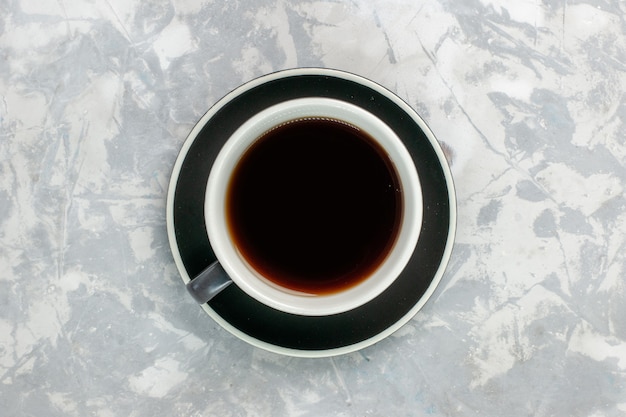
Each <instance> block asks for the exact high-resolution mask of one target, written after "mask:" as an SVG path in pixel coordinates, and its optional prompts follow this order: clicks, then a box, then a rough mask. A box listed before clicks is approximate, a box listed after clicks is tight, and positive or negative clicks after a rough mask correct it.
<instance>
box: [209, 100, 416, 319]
mask: <svg viewBox="0 0 626 417" xmlns="http://www.w3.org/2000/svg"><path fill="white" fill-rule="evenodd" d="M303 117H332V118H335V119H340V120H344V121H346V122H348V123H350V124H353V125H355V126H357V127H359V128H362V129H364V130H365V131H366V132H368V134H369V135H370V136H371V137H372V138H373V139H374V140H375V141H376V142H377V143H378V144H379V145H380V146H381V147H382V148H383V149H384V150H385V151H386V152H387V153H388V156H389V159H390V160H391V161H392V163H393V164H394V167H395V169H396V172H397V174H398V177H399V180H400V182H401V187H402V192H403V199H402V200H403V210H402V211H403V216H402V219H401V226H400V230H399V233H398V236H397V237H396V242H395V244H394V246H393V247H392V249H391V250H390V252H389V253H388V255H387V257H386V258H385V259H384V260H383V261H382V262H381V264H380V265H379V266H378V268H377V269H376V270H375V271H374V272H373V273H372V274H371V275H370V276H369V277H368V278H367V279H365V280H363V281H362V282H360V283H358V284H356V285H354V286H352V287H350V288H348V289H346V290H343V291H340V292H336V293H332V294H323V295H311V294H304V293H298V292H295V291H290V290H286V289H284V288H281V287H279V286H277V285H276V284H272V283H271V282H269V281H268V280H267V279H263V278H262V277H259V274H258V273H255V271H254V270H252V269H251V268H250V267H249V265H248V264H247V263H246V262H245V261H244V260H243V259H242V257H241V256H240V254H239V253H238V251H237V248H236V247H235V245H234V244H233V242H232V239H231V238H230V236H229V233H228V230H227V227H226V221H225V204H224V200H225V195H226V189H227V184H228V182H229V179H230V175H231V173H232V171H233V169H234V167H235V166H236V164H237V162H238V161H239V159H240V157H241V155H242V154H243V153H244V152H245V151H246V150H247V149H248V148H249V147H250V146H251V145H252V144H253V143H254V142H255V141H256V140H257V139H258V137H260V136H262V135H263V133H264V132H266V131H267V130H269V129H270V128H272V127H274V126H276V125H279V124H281V123H284V122H287V121H289V120H293V119H298V118H303ZM421 192H422V191H421V184H420V180H419V176H418V174H417V170H416V168H415V165H414V163H413V161H412V159H411V156H410V154H409V152H408V151H407V149H406V147H405V145H404V143H403V142H402V140H401V139H400V138H399V137H398V136H397V135H396V133H395V132H394V131H393V130H392V129H391V128H390V127H389V126H387V125H386V123H385V122H384V121H382V120H381V119H379V118H378V117H376V116H375V115H373V114H372V113H370V112H368V111H367V110H365V109H363V108H361V107H358V106H355V105H353V104H351V103H347V102H343V101H340V100H336V99H332V98H326V97H306V98H299V99H293V100H288V101H285V102H282V103H279V104H276V105H274V106H271V107H269V108H267V109H264V110H263V111H261V112H259V113H257V114H255V115H254V116H252V117H251V118H250V119H248V120H247V121H246V122H245V123H243V124H242V125H241V126H240V127H239V128H238V129H237V130H236V131H235V132H234V133H233V134H232V135H231V136H230V138H229V139H228V140H227V141H226V143H225V144H224V146H223V147H222V149H221V150H220V152H219V153H218V156H217V158H216V160H215V162H214V164H213V167H212V169H211V172H210V174H209V179H208V181H207V186H206V197H205V220H206V228H207V234H208V237H209V241H210V243H211V246H212V247H213V250H214V252H215V255H216V257H217V259H218V260H219V262H220V263H221V264H222V267H223V268H224V270H225V271H226V272H227V273H228V275H229V276H230V277H231V279H232V280H233V282H234V283H235V284H236V285H237V286H239V287H240V288H241V289H242V290H243V291H244V292H246V293H247V294H248V295H250V296H251V297H253V298H255V299H257V300H258V301H259V302H261V303H263V304H266V305H268V306H270V307H272V308H275V309H277V310H280V311H283V312H286V313H292V314H298V315H304V316H324V315H331V314H338V313H342V312H345V311H349V310H352V309H354V308H357V307H359V306H361V305H363V304H365V303H367V302H369V301H371V300H372V299H374V298H376V297H377V296H378V295H380V294H381V293H382V292H384V291H385V290H386V289H387V288H388V287H389V286H390V285H391V284H392V283H393V281H394V280H395V279H396V278H397V277H398V276H399V274H400V273H401V272H402V270H403V269H404V267H405V266H406V264H407V262H408V260H409V259H410V257H411V254H412V253H413V250H414V248H415V246H416V244H417V241H418V239H419V234H420V230H421V222H422V196H421Z"/></svg>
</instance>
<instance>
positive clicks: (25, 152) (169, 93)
mask: <svg viewBox="0 0 626 417" xmlns="http://www.w3.org/2000/svg"><path fill="white" fill-rule="evenodd" d="M625 15H626V3H625V2H624V1H623V0H619V1H608V0H577V1H572V0H560V1H555V0H544V1H538V0H537V1H534V0H524V1H513V0H510V1H504V0H469V1H430V2H426V1H409V0H393V1H382V0H379V1H299V2H296V1H292V2H289V1H276V0H272V1H269V0H262V1H253V0H236V1H218V0H214V1H202V0H193V1H192V0H159V1H139V0H102V1H100V0H84V1H80V0H42V1H34V0H9V1H3V2H2V3H0V405H1V408H0V410H2V411H0V414H2V415H3V416H81V417H84V416H99V417H109V416H150V417H152V416H209V415H211V416H221V417H225V416H274V415H275V416H422V415H429V416H505V415H506V416H509V415H515V416H619V415H624V414H625V413H626V280H625V279H626V258H625V253H626V210H625V208H626V199H625V198H624V188H625V186H626V93H625V91H626V19H625ZM303 66H319V67H331V68H337V69H342V70H347V71H351V72H354V73H357V74H360V75H362V76H365V77H368V78H370V79H372V80H374V81H376V82H378V83H380V84H382V85H384V86H385V87H387V88H389V89H391V90H392V91H394V92H395V93H397V94H398V95H399V96H400V97H401V98H403V99H404V100H406V101H407V103H409V104H410V105H411V106H412V107H413V108H414V109H416V110H417V111H418V112H419V113H420V114H421V115H422V117H423V118H424V119H425V120H426V122H427V123H428V124H429V125H430V127H431V129H432V130H433V132H434V133H435V135H436V136H437V137H438V139H439V140H440V141H441V142H442V143H443V145H444V146H445V147H446V148H447V149H448V152H449V155H450V156H451V167H452V171H453V175H454V178H455V185H456V190H457V197H458V229H457V238H456V243H455V247H454V251H453V253H452V257H451V261H450V264H449V267H448V269H447V271H446V274H445V275H444V277H443V279H442V282H441V284H440V286H439V287H438V289H437V291H436V292H435V294H434V296H433V297H432V298H431V299H430V300H429V301H428V303H427V304H426V306H425V307H424V308H423V309H422V310H421V311H420V312H419V313H418V314H417V315H416V316H415V317H414V318H413V319H412V320H411V321H410V322H409V323H408V324H407V325H405V326H404V327H402V328H401V329H400V330H399V331H397V332H396V333H394V334H393V335H392V336H390V337H388V338H387V339H385V340H383V341H381V342H379V343H377V344H375V345H373V346H371V347H368V348H366V349H363V350H361V351H359V352H356V353H351V354H348V355H343V356H338V357H334V358H326V359H297V358H290V357H285V356H280V355H277V354H274V353H269V352H266V351H264V350H261V349H258V348H254V347H251V346H250V345H248V344H246V343H244V342H242V341H240V340H239V339H237V338H236V337H234V336H232V335H231V334H230V333H228V332H227V331H225V330H223V329H222V328H221V327H220V326H219V325H217V324H216V323H215V322H214V321H213V320H212V319H210V318H209V317H208V316H207V315H206V314H205V313H204V312H203V311H202V309H201V308H200V307H199V306H197V305H196V304H194V302H193V301H192V300H191V298H190V297H189V296H188V295H187V294H186V292H185V289H184V286H183V285H182V281H181V279H180V276H179V274H178V271H177V269H176V267H175V265H174V261H173V257H172V254H171V251H170V248H169V244H168V240H167V234H166V227H165V200H166V194H167V187H168V181H169V176H170V173H171V170H172V167H173V164H174V161H175V158H176V156H177V153H178V151H179V150H180V148H181V146H182V143H183V141H184V139H185V137H186V135H187V133H188V132H189V130H190V129H191V128H192V126H193V125H194V123H195V122H196V121H197V120H198V119H199V117H200V116H201V115H202V114H203V113H204V112H205V111H206V110H207V109H208V108H209V107H210V106H211V105H212V104H214V103H215V102H216V101H217V100H218V99H219V98H220V97H222V96H223V95H224V94H226V93H227V92H228V91H230V90H232V89H233V88H235V87H237V86H238V85H240V84H241V83H243V82H245V81H248V80H250V79H251V78H253V77H256V76H259V75H262V74H266V73H269V72H272V71H275V70H279V69H284V68H293V67H303Z"/></svg>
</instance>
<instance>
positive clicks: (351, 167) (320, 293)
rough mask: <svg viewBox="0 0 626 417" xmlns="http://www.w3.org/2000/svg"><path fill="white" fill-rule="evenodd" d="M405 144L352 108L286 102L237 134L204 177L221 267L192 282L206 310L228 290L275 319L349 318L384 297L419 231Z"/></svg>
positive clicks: (323, 100)
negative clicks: (288, 315)
mask: <svg viewBox="0 0 626 417" xmlns="http://www.w3.org/2000/svg"><path fill="white" fill-rule="evenodd" d="M422 215H423V200H422V189H421V186H420V178H419V176H418V173H417V170H416V167H415V165H414V162H413V159H412V158H411V155H410V154H409V152H408V151H407V149H406V147H405V145H404V143H403V141H402V140H401V139H400V138H398V136H397V135H396V133H394V131H393V130H392V129H391V128H390V127H389V126H388V125H387V124H386V123H385V122H384V121H383V120H381V119H380V118H379V117H377V116H376V115H374V114H372V113H371V112H369V111H368V110H366V109H364V108H363V107H360V106H356V105H354V104H351V103H350V102H348V101H342V100H337V99H334V98H328V97H304V98H297V99H293V100H288V101H283V102H280V103H279V104H276V105H273V106H270V107H268V108H266V109H264V110H263V111H261V112H259V113H257V114H255V115H254V116H253V117H251V118H249V119H248V120H247V121H245V122H244V123H243V124H241V126H239V127H238V129H236V130H235V131H234V133H232V135H230V137H229V138H228V139H227V141H226V142H225V144H224V145H223V147H222V148H221V150H220V151H219V153H218V155H217V158H216V159H215V162H214V163H213V165H212V168H211V170H210V173H209V177H208V182H207V185H206V194H205V200H204V217H205V223H206V224H205V226H206V232H207V235H208V238H209V240H210V244H211V247H212V248H213V251H214V252H215V256H216V258H217V260H216V261H215V262H214V263H213V264H211V265H210V266H209V267H208V268H206V269H205V270H204V271H202V272H201V273H200V274H198V275H197V276H195V277H193V279H191V281H190V282H189V283H188V284H187V288H188V290H189V292H190V293H191V295H192V296H193V297H194V298H195V299H196V300H197V301H198V302H200V303H206V302H207V301H209V300H211V299H212V298H213V297H215V296H216V295H217V294H219V292H220V291H221V290H222V289H224V288H225V287H227V286H229V285H231V284H234V285H237V286H238V287H239V288H240V289H241V290H243V291H244V292H245V293H247V294H248V295H249V296H250V297H253V298H254V299H256V300H258V301H259V302H261V303H263V304H264V305H267V306H268V307H271V308H273V309H276V310H279V311H282V312H285V313H291V314H296V315H303V316H327V315H332V314H337V313H342V312H346V311H349V310H352V309H355V308H357V307H359V306H361V305H364V304H366V303H368V302H369V301H371V300H373V299H374V298H376V297H377V296H379V295H380V294H381V293H383V292H384V291H385V290H386V289H387V288H388V287H389V286H390V285H391V284H392V283H393V282H394V280H396V278H397V277H398V276H399V275H400V273H401V272H402V271H403V269H404V268H405V266H406V265H407V262H408V261H409V259H410V258H411V256H412V254H413V252H414V250H415V247H416V244H417V242H418V238H419V235H420V230H421V226H422Z"/></svg>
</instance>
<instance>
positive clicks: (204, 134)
mask: <svg viewBox="0 0 626 417" xmlns="http://www.w3.org/2000/svg"><path fill="white" fill-rule="evenodd" d="M313 96H315V97H329V98H334V99H338V100H343V101H346V102H349V103H352V104H354V105H357V106H360V107H362V108H364V109H366V110H368V111H369V112H371V113H373V114H375V115H376V116H378V117H379V118H380V119H381V120H383V121H384V122H385V123H387V125H389V127H391V128H392V129H393V130H394V131H395V133H396V134H397V135H398V137H400V139H402V141H403V142H404V144H405V146H406V147H407V149H408V151H409V153H410V154H411V156H412V158H413V161H414V163H415V166H416V168H417V171H418V175H419V178H420V182H421V187H422V191H423V200H424V213H423V222H422V230H421V234H420V237H419V241H418V243H417V246H416V248H415V250H414V252H413V255H412V257H411V259H410V261H409V263H408V264H407V266H406V268H405V269H404V271H403V272H402V273H401V275H400V276H399V277H398V279H396V281H395V282H394V283H393V284H392V285H391V286H390V287H389V288H388V289H387V290H386V291H384V292H383V293H382V294H381V295H380V296H378V297H377V298H375V299H374V300H372V301H370V302H369V303H367V304H365V305H363V306H361V307H358V308H356V309H354V310H351V311H348V312H345V313H340V314H335V315H331V316H322V317H309V316H299V315H294V314H289V313H284V312H281V311H278V310H275V309H272V308H270V307H267V306H266V305H264V304H261V303H260V302H258V301H256V300H255V299H253V298H251V297H250V296H248V295H247V294H246V293H244V292H243V291H242V290H240V289H239V288H238V287H237V286H236V285H231V286H229V287H228V288H227V289H226V290H224V291H223V292H222V293H220V294H219V295H218V296H217V297H215V298H214V299H212V300H211V301H210V302H209V303H207V304H205V305H203V308H204V309H205V310H206V311H207V312H208V313H209V314H210V315H211V316H212V317H213V318H214V319H215V320H216V321H217V322H219V323H220V324H221V325H222V326H223V327H224V328H226V329H227V330H229V331H230V332H232V333H233V334H235V335H236V336H238V337H240V338H242V339H243V340H245V341H247V342H249V343H251V344H253V345H256V346H259V347H262V348H265V349H268V350H271V351H275V352H280V353H284V354H289V355H295V356H329V355H335V354H340V353H346V352H350V351H354V350H357V349H360V348H362V347H364V346H367V345H370V344H373V343H375V342H376V341H379V340H381V339H382V338H384V337H386V336H387V335H389V334H391V333H392V332H393V331H395V330H396V329H398V328H399V327H400V326H402V325H403V324H405V323H406V322H407V321H409V320H410V319H411V317H413V315H414V314H415V313H417V311H418V310H419V309H420V308H421V307H422V306H423V305H424V303H425V302H426V300H427V299H428V297H430V295H431V294H432V292H433V291H434V289H435V287H436V285H437V284H438V282H439V281H440V279H441V276H442V274H443V271H444V268H445V266H446V264H447V261H448V258H449V256H450V252H451V249H452V243H453V239H454V232H455V222H456V207H455V197H454V189H453V185H452V177H451V174H450V170H449V168H448V166H447V163H446V161H445V157H444V155H443V152H442V150H441V148H440V147H439V145H438V143H437V141H436V140H435V138H434V136H433V134H432V133H431V132H430V130H429V129H428V127H427V126H426V125H425V123H424V122H423V121H422V120H421V118H419V116H418V115H417V114H416V113H415V112H414V111H413V110H412V109H411V108H410V107H409V106H408V105H407V104H406V103H405V102H403V101H402V100H401V99H399V98H398V97H397V96H395V95H394V94H393V93H391V92H390V91H388V90H386V89H384V88H383V87H381V86H379V85H378V84H375V83H373V82H372V81H369V80H366V79H363V78H361V77H358V76H355V75H353V74H349V73H345V72H340V71H334V70H326V69H310V68H304V69H295V70H287V71H281V72H277V73H273V74H269V75H266V76H264V77H261V78H258V79H255V80H253V81H251V82H249V83H247V84H244V85H243V86H241V87H239V88H238V89H236V90H234V91H233V92H231V93H230V94H228V95H227V96H225V97H224V98H223V99H221V100H220V101H219V102H218V103H217V104H216V105H215V106H213V107H212V108H211V109H210V110H209V111H208V112H207V114H205V115H204V116H203V118H202V119H201V120H200V122H198V125H197V126H196V127H195V128H194V130H193V131H192V133H191V134H190V136H189V137H188V139H187V141H186V142H185V144H184V145H183V149H182V150H181V152H180V154H179V156H178V160H177V161H176V165H175V167H174V171H173V173H172V178H171V182H170V188H169V194H168V202H167V226H168V234H169V239H170V245H171V248H172V253H173V255H174V258H175V260H176V264H177V266H178V269H179V271H180V273H181V276H182V278H183V280H184V281H185V283H186V282H188V281H189V280H190V277H194V276H196V275H197V274H198V273H199V272H200V271H202V270H203V269H204V268H206V267H207V266H208V265H209V264H211V263H212V262H213V261H214V260H215V255H214V253H213V250H212V248H211V245H210V243H209V239H208V236H207V233H206V229H205V221H204V196H205V189H206V183H207V180H208V176H209V172H210V169H211V166H212V164H213V161H214V160H215V158H216V156H217V154H218V152H219V151H220V149H221V147H222V145H223V144H224V142H225V141H226V140H227V139H228V138H229V136H230V135H231V134H232V133H233V132H234V131H235V130H236V129H237V127H238V126H240V125H241V124H242V123H244V122H245V121H246V120H247V119H249V118H250V117H252V116H253V115H255V114H256V113H258V112H260V111H262V110H263V109H265V108H267V107H269V106H272V105H275V104H278V103H280V102H283V101H286V100H291V99H296V98H302V97H313Z"/></svg>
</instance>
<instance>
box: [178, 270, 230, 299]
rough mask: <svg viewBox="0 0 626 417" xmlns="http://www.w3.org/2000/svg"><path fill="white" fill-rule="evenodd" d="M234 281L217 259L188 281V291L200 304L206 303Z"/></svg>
mask: <svg viewBox="0 0 626 417" xmlns="http://www.w3.org/2000/svg"><path fill="white" fill-rule="evenodd" d="M232 283H233V281H232V280H231V279H230V277H229V276H228V274H227V273H226V271H224V268H222V265H220V263H219V262H218V261H215V262H213V263H212V264H211V265H209V266H208V267H207V268H206V269H204V270H203V271H202V272H200V273H199V274H198V275H197V276H196V277H194V278H193V279H192V280H191V281H189V282H188V283H187V291H188V292H189V294H191V296H192V297H193V299H194V300H196V301H197V302H198V303H199V304H204V303H206V302H208V301H209V300H211V299H212V298H213V297H215V296H216V295H217V294H219V293H220V292H221V291H222V290H224V289H225V288H226V287H228V286H229V285H230V284H232Z"/></svg>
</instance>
